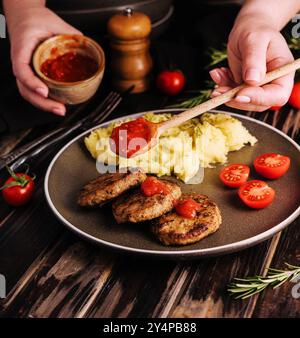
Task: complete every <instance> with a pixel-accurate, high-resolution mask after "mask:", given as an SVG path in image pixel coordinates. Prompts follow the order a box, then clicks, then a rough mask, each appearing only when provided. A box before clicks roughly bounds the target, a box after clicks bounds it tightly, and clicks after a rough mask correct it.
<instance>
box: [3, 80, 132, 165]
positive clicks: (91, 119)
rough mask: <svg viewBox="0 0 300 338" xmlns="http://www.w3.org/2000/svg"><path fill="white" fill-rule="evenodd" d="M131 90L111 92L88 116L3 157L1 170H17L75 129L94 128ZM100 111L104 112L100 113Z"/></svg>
mask: <svg viewBox="0 0 300 338" xmlns="http://www.w3.org/2000/svg"><path fill="white" fill-rule="evenodd" d="M131 90H132V87H131V88H129V89H128V90H127V91H126V92H124V93H122V94H120V93H117V92H110V93H109V95H108V96H107V97H106V99H105V100H104V101H103V102H102V103H101V104H100V105H99V106H98V107H97V108H96V109H95V110H94V111H93V112H92V113H91V114H89V115H88V116H86V117H84V118H83V119H81V120H79V121H78V122H76V123H74V124H73V125H71V126H63V127H58V128H56V129H54V130H52V131H50V132H49V133H47V134H46V135H43V136H41V137H40V138H38V139H36V140H34V141H32V142H30V143H28V144H26V145H24V146H22V147H20V148H18V149H17V150H15V151H13V152H12V153H10V154H8V155H6V156H4V157H2V159H1V160H0V170H1V169H3V168H4V167H5V166H7V165H10V166H11V169H12V170H16V169H17V168H18V167H19V166H20V165H22V164H23V163H24V162H26V161H27V160H29V159H31V158H33V157H35V156H37V155H38V154H40V153H41V152H42V151H44V150H46V149H47V148H49V147H50V146H54V145H56V144H57V143H59V142H61V141H63V140H64V139H66V138H67V137H68V136H70V135H71V134H73V133H74V132H75V131H84V130H87V129H90V128H92V127H93V126H94V125H97V124H100V123H101V122H103V121H104V120H105V119H106V118H107V117H108V116H109V115H110V114H111V113H112V112H113V111H114V110H115V108H116V107H117V106H118V105H119V103H120V102H121V101H122V99H123V97H124V95H125V94H127V93H128V92H130V91H131ZM100 111H102V112H101V113H100V114H99V112H100Z"/></svg>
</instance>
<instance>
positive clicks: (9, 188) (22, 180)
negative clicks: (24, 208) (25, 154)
mask: <svg viewBox="0 0 300 338" xmlns="http://www.w3.org/2000/svg"><path fill="white" fill-rule="evenodd" d="M7 170H8V172H9V174H10V177H9V178H8V179H7V180H6V181H5V183H4V185H3V186H2V187H1V188H0V190H2V196H3V198H4V200H5V201H6V202H7V203H8V204H9V205H12V206H14V207H17V206H21V205H24V204H26V203H28V202H29V201H30V199H31V198H32V196H33V193H34V190H35V183H34V179H35V177H34V176H33V177H31V176H29V175H28V170H27V171H26V172H25V173H15V172H13V171H12V170H11V169H10V168H8V167H7Z"/></svg>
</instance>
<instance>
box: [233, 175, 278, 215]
mask: <svg viewBox="0 0 300 338" xmlns="http://www.w3.org/2000/svg"><path fill="white" fill-rule="evenodd" d="M238 195H239V197H240V199H241V200H242V201H243V202H244V203H245V204H246V205H247V206H248V207H250V208H253V209H262V208H265V207H267V206H268V205H270V204H271V203H272V202H273V200H274V197H275V190H274V189H272V188H271V187H269V186H268V184H267V183H266V182H264V181H259V180H254V181H249V182H246V183H244V184H243V185H242V186H241V187H240V188H239V191H238Z"/></svg>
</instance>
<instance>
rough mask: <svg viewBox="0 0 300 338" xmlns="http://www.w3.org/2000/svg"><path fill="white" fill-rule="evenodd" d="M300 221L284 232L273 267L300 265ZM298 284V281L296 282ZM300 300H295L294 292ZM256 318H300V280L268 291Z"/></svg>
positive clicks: (259, 305)
mask: <svg viewBox="0 0 300 338" xmlns="http://www.w3.org/2000/svg"><path fill="white" fill-rule="evenodd" d="M299 244H300V229H299V221H296V222H293V224H291V225H290V226H289V227H288V228H287V229H286V230H285V231H283V233H282V236H281V240H280V242H279V244H278V246H277V249H276V252H275V255H274V257H273V260H272V267H275V268H278V269H285V265H284V263H285V262H288V263H290V264H294V265H300V264H299V263H300V246H299ZM295 282H296V281H295ZM293 288H294V292H295V294H296V296H297V297H298V298H294V297H293V295H292V290H293ZM253 316H254V317H262V318H268V317H291V318H293V317H296V318H299V316H300V279H299V280H298V282H297V285H296V283H293V282H290V283H285V284H284V285H282V287H280V288H277V289H275V290H274V289H272V288H270V289H268V290H266V291H265V292H264V293H263V294H262V295H261V296H260V298H259V300H258V302H257V305H256V308H255V311H254V314H253Z"/></svg>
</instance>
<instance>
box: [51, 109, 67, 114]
mask: <svg viewBox="0 0 300 338" xmlns="http://www.w3.org/2000/svg"><path fill="white" fill-rule="evenodd" d="M52 111H53V113H54V114H56V115H59V116H65V112H64V111H63V109H61V108H53V109H52Z"/></svg>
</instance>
